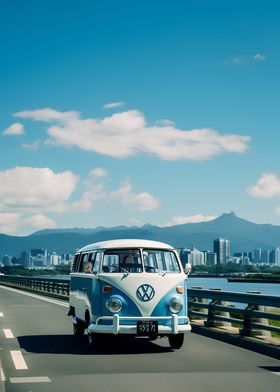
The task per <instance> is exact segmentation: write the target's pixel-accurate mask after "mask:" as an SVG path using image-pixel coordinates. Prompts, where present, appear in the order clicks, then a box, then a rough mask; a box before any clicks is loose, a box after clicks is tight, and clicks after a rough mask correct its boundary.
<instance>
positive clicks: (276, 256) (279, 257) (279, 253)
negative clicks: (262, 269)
mask: <svg viewBox="0 0 280 392" xmlns="http://www.w3.org/2000/svg"><path fill="white" fill-rule="evenodd" d="M270 262H271V263H272V264H274V265H277V266H280V248H278V247H277V248H275V249H273V250H272V251H271V252H270Z"/></svg>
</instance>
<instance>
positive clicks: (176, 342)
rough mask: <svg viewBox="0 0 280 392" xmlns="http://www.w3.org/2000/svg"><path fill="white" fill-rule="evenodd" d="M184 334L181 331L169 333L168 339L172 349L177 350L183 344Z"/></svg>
mask: <svg viewBox="0 0 280 392" xmlns="http://www.w3.org/2000/svg"><path fill="white" fill-rule="evenodd" d="M184 337H185V335H184V334H183V333H179V334H178V335H169V336H168V340H169V344H170V347H171V348H173V349H174V350H178V349H179V348H181V347H182V346H183V343H184Z"/></svg>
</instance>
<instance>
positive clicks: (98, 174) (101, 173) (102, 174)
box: [89, 167, 108, 177]
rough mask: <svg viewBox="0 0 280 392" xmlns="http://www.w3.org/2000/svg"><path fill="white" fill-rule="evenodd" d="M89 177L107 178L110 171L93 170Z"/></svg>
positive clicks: (98, 168)
mask: <svg viewBox="0 0 280 392" xmlns="http://www.w3.org/2000/svg"><path fill="white" fill-rule="evenodd" d="M89 175H90V176H93V177H106V176H107V175H108V170H107V169H104V168H102V167H97V168H96V169H93V170H91V172H90V173H89Z"/></svg>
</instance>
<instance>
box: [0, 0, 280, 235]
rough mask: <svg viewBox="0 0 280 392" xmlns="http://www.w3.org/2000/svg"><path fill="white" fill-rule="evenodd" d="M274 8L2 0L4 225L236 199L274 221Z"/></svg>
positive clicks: (219, 204) (103, 218)
mask: <svg viewBox="0 0 280 392" xmlns="http://www.w3.org/2000/svg"><path fill="white" fill-rule="evenodd" d="M279 15H280V5H278V4H277V3H275V2H273V1H271V0H268V1H263V0H261V1H259V2H258V3H257V4H256V3H255V2H254V3H253V2H251V1H249V2H246V4H245V3H244V2H242V1H241V0H237V1H228V2H226V3H225V2H222V1H220V0H214V1H212V2H211V3H210V2H208V1H201V2H199V3H198V2H196V1H193V0H189V1H184V2H183V1H178V2H176V3H171V2H169V1H163V2H161V3H160V5H159V4H156V3H151V2H148V1H146V0H144V1H143V0H142V1H141V2H140V1H136V2H133V3H131V2H129V1H126V0H120V1H119V2H115V1H107V2H106V3H103V4H102V3H100V2H91V1H87V0H84V1H82V2H80V3H77V2H76V1H74V0H70V1H67V2H64V1H62V2H59V3H57V2H54V1H53V0H51V1H49V2H47V3H45V2H44V3H38V2H36V1H34V0H31V1H29V2H28V3H27V4H25V3H22V2H20V1H19V0H16V1H14V2H12V3H9V2H8V3H3V4H2V7H1V15H0V18H1V19H0V20H1V23H0V29H1V33H2V34H1V39H0V40H1V41H0V42H1V53H2V61H1V62H0V77H1V92H0V94H1V102H2V105H1V116H0V152H1V164H0V233H3V234H11V235H27V234H30V233H32V232H35V231H37V230H40V229H45V228H56V227H57V228H68V227H90V228H93V227H97V226H106V227H112V226H118V225H127V226H133V225H135V226H142V225H144V224H146V223H150V224H152V225H157V226H162V227H165V226H170V225H176V224H183V223H188V222H200V221H211V220H213V219H215V218H216V217H218V216H220V215H221V214H222V213H223V212H229V211H232V210H233V211H235V212H236V213H237V215H239V216H243V217H244V218H245V219H248V220H251V221H253V222H257V223H271V224H275V225H280V171H279V159H278V146H279V142H280V133H279V132H278V126H279V114H278V106H277V102H278V101H279V91H280V89H279V77H278V69H279V65H280V55H279V53H278V40H279V36H280V26H279V22H278V21H279ZM248 32H250V33H248Z"/></svg>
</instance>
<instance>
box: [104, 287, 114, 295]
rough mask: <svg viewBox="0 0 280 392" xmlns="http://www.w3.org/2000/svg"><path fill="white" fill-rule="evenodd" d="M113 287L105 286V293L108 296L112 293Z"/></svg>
mask: <svg viewBox="0 0 280 392" xmlns="http://www.w3.org/2000/svg"><path fill="white" fill-rule="evenodd" d="M111 291H112V286H103V293H105V294H108V293H111Z"/></svg>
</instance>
